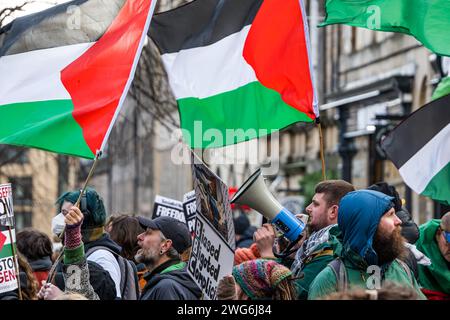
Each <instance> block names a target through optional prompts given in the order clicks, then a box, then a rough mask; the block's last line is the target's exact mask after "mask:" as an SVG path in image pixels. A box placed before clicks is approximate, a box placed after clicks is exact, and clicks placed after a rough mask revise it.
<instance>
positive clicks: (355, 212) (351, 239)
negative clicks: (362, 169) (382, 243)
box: [338, 190, 394, 265]
mask: <svg viewBox="0 0 450 320" xmlns="http://www.w3.org/2000/svg"><path fill="white" fill-rule="evenodd" d="M393 199H394V198H393V197H390V196H387V195H385V194H384V193H381V192H378V191H372V190H358V191H352V192H350V193H347V194H346V195H345V196H344V197H343V198H342V199H341V201H340V202H339V211H338V225H339V228H340V229H341V231H342V236H343V247H344V249H345V250H348V249H351V250H352V251H354V252H356V253H358V254H359V255H360V256H361V257H362V258H363V259H364V261H365V262H366V263H367V264H368V265H377V264H378V257H377V254H376V252H375V251H374V250H373V247H372V242H373V237H374V235H375V232H376V230H377V227H378V224H379V223H380V220H381V217H382V216H383V215H384V214H385V213H386V212H387V211H388V210H389V209H391V208H392V207H393V206H394V203H393V201H392V200H393Z"/></svg>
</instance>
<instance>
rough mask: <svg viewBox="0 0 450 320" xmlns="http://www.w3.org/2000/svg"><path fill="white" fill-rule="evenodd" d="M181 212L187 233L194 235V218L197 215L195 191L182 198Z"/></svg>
mask: <svg viewBox="0 0 450 320" xmlns="http://www.w3.org/2000/svg"><path fill="white" fill-rule="evenodd" d="M183 211H184V218H185V220H186V224H187V226H188V228H189V231H190V232H191V234H194V233H195V217H196V215H197V199H196V198H195V190H192V191H190V192H188V193H186V194H185V195H184V196H183Z"/></svg>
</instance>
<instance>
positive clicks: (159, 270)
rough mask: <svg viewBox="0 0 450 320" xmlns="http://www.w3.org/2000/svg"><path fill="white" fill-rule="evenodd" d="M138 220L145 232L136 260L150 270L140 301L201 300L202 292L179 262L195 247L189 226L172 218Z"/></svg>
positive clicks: (141, 235)
mask: <svg viewBox="0 0 450 320" xmlns="http://www.w3.org/2000/svg"><path fill="white" fill-rule="evenodd" d="M138 220H139V224H140V225H141V226H142V227H143V228H144V230H145V231H144V232H143V233H141V234H140V235H138V238H137V239H138V245H139V247H140V249H139V250H138V252H137V253H136V255H135V260H136V262H137V263H143V264H145V266H146V267H147V269H148V272H147V273H146V274H145V275H144V279H145V280H146V281H147V284H146V285H145V287H144V289H143V290H142V293H141V297H140V300H197V299H199V298H200V296H201V293H202V292H201V290H200V289H199V288H198V286H197V285H196V284H195V282H194V281H193V280H192V278H191V277H190V275H189V274H188V273H187V271H186V263H185V262H182V261H181V258H180V256H181V254H182V253H183V252H184V251H186V250H187V249H188V248H189V247H190V246H191V244H192V240H191V234H190V232H189V230H188V228H187V226H186V224H184V223H182V222H181V221H178V220H176V219H174V218H171V217H158V218H155V219H153V220H150V219H147V218H144V217H138Z"/></svg>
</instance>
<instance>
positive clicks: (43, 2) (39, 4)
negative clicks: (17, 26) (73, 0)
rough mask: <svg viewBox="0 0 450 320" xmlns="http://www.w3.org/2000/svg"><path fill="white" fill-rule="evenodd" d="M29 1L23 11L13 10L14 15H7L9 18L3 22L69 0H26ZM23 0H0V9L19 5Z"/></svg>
mask: <svg viewBox="0 0 450 320" xmlns="http://www.w3.org/2000/svg"><path fill="white" fill-rule="evenodd" d="M28 1H29V2H30V3H29V4H27V5H26V6H25V7H24V8H23V9H24V10H23V11H16V12H14V16H13V17H9V19H7V20H6V21H5V24H6V23H8V22H10V21H11V20H13V19H14V18H17V17H20V16H24V15H27V14H30V13H34V12H37V11H41V10H44V9H47V8H49V7H51V6H54V5H55V4H58V3H63V2H68V1H70V0H28ZM24 2H26V1H25V0H0V11H1V10H2V9H4V8H8V7H14V6H17V5H21V4H23V3H24Z"/></svg>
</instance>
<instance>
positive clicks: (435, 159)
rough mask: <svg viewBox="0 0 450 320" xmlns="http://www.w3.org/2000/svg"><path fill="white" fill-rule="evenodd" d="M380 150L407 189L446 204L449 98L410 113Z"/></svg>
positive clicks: (448, 192) (449, 177) (448, 191)
mask: <svg viewBox="0 0 450 320" xmlns="http://www.w3.org/2000/svg"><path fill="white" fill-rule="evenodd" d="M382 147H383V149H384V150H385V151H386V154H387V156H388V158H389V159H391V160H392V162H393V163H394V164H395V166H396V167H397V168H398V169H399V172H400V175H401V176H402V178H403V180H404V181H405V183H406V184H407V185H408V186H409V187H410V188H411V189H413V190H414V191H415V192H417V193H420V194H422V195H424V196H428V197H430V198H432V199H434V200H437V201H440V202H443V203H447V204H449V205H450V95H447V96H444V97H442V98H440V99H437V100H435V101H433V102H431V103H429V104H427V105H425V106H423V107H422V108H420V109H418V110H417V111H415V112H414V113H412V114H411V115H410V116H409V117H408V118H407V119H406V120H405V121H403V122H402V123H400V124H399V125H398V126H397V127H396V128H395V129H394V130H393V131H392V132H391V133H390V134H389V135H388V136H387V137H386V138H385V139H384V140H383V141H382Z"/></svg>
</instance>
